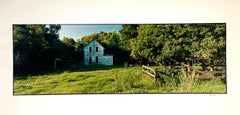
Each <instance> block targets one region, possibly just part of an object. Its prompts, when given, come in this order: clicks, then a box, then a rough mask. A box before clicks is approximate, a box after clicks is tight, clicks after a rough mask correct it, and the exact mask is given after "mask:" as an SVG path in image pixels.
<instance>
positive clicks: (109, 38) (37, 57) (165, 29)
mask: <svg viewBox="0 0 240 115" xmlns="http://www.w3.org/2000/svg"><path fill="white" fill-rule="evenodd" d="M60 29H61V26H60V25H13V50H14V52H13V53H14V74H15V75H18V74H29V73H32V72H39V71H43V70H49V69H53V68H56V67H57V66H58V67H61V66H63V67H64V66H65V67H67V66H69V65H71V64H73V63H78V62H83V47H84V46H85V45H87V44H88V43H89V42H90V41H91V40H93V39H97V41H99V42H100V44H102V45H103V46H104V47H105V49H106V51H105V53H106V54H112V55H114V64H124V63H134V64H135V63H137V64H154V65H167V66H174V65H179V64H180V63H182V62H183V63H189V64H199V65H202V66H203V68H205V67H207V66H214V65H225V63H226V24H224V23H212V24H124V25H122V28H121V30H120V31H119V32H117V31H112V32H99V33H92V34H90V35H87V36H84V37H82V38H79V39H77V40H76V41H75V40H74V39H73V38H68V37H64V38H62V40H60V39H59V35H58V31H59V30H60Z"/></svg>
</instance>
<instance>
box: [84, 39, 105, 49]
mask: <svg viewBox="0 0 240 115" xmlns="http://www.w3.org/2000/svg"><path fill="white" fill-rule="evenodd" d="M94 41H96V42H97V43H98V44H99V45H100V46H101V47H102V48H103V49H105V48H104V47H103V46H102V45H101V44H100V43H99V42H98V41H97V40H96V39H92V40H91V41H90V42H89V43H88V44H87V45H85V46H84V47H83V48H85V47H87V46H88V45H89V44H91V43H92V42H94Z"/></svg>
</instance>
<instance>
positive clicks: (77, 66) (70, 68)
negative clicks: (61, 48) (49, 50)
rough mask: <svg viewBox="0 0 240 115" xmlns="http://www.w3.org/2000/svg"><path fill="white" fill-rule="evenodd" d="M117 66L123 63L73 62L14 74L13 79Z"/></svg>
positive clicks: (107, 68) (108, 68)
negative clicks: (86, 63) (55, 67)
mask: <svg viewBox="0 0 240 115" xmlns="http://www.w3.org/2000/svg"><path fill="white" fill-rule="evenodd" d="M117 68H124V65H82V64H73V65H70V66H63V67H60V68H57V69H49V70H45V71H39V72H33V73H31V74H25V75H14V77H13V79H14V80H24V79H27V78H29V77H31V76H42V75H55V74H60V73H63V72H66V71H67V72H88V71H97V70H111V69H117Z"/></svg>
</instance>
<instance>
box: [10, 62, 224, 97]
mask: <svg viewBox="0 0 240 115" xmlns="http://www.w3.org/2000/svg"><path fill="white" fill-rule="evenodd" d="M184 76H185V75H180V74H179V75H178V76H167V75H162V76H161V80H158V82H156V83H153V82H152V81H151V80H150V79H149V78H148V77H146V76H145V75H143V74H142V68H141V67H139V66H137V67H124V66H101V65H95V66H82V67H79V69H72V70H59V71H53V72H48V73H45V74H39V75H28V76H15V77H14V95H26V94H27V95H35V94H122V93H123V94H132V93H134V94H141V93H144V94H148V93H226V84H225V83H224V82H222V81H221V79H217V78H216V79H212V80H204V81H200V80H196V79H186V76H185V77H184ZM194 76H196V75H192V77H194ZM176 78H177V79H176ZM163 80H164V81H163Z"/></svg>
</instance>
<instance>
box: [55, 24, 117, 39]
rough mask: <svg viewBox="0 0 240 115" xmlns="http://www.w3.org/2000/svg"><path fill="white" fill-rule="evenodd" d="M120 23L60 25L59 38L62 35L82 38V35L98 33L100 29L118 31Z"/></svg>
mask: <svg viewBox="0 0 240 115" xmlns="http://www.w3.org/2000/svg"><path fill="white" fill-rule="evenodd" d="M120 29H121V25H116V24H113V25H109V24H105V25H104V24H98V25H97V24H89V25H87V24H79V25H77V24H74V25H68V24H66V25H61V30H60V31H59V34H60V36H59V38H60V39H62V38H63V37H64V36H65V37H69V38H73V39H74V40H75V41H76V40H77V39H80V38H82V37H83V36H86V35H89V34H92V33H98V32H100V31H104V32H110V31H113V30H114V31H119V30H120Z"/></svg>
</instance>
